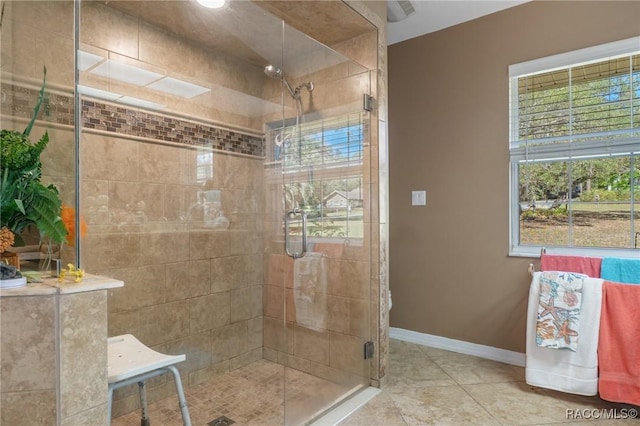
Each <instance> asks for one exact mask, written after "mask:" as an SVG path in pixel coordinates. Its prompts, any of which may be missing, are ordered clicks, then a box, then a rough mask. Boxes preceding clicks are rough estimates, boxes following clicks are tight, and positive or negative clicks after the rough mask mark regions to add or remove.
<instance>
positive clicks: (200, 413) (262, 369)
mask: <svg viewBox="0 0 640 426" xmlns="http://www.w3.org/2000/svg"><path fill="white" fill-rule="evenodd" d="M283 370H284V367H283V366H281V365H279V364H275V363H273V362H270V361H266V360H260V361H256V362H254V363H251V364H249V365H247V366H245V367H242V368H239V369H237V370H234V371H231V372H229V373H225V374H223V375H220V376H216V377H215V378H213V379H212V380H211V381H209V382H205V383H201V384H199V385H196V386H190V387H187V388H185V396H186V399H187V404H188V407H189V414H190V416H191V423H192V424H193V426H207V425H208V424H209V423H211V422H212V421H213V420H215V419H217V418H219V417H221V416H225V417H227V418H228V419H231V420H232V421H233V422H234V425H247V426H253V425H255V426H271V425H273V426H277V425H283V424H284V380H285V378H284V377H283ZM286 380H287V397H288V401H289V404H288V409H289V410H290V411H289V412H288V413H287V414H288V416H287V417H288V419H289V420H290V422H289V423H290V424H294V425H297V424H303V423H305V421H308V420H309V418H308V415H309V414H315V413H319V412H321V411H323V410H326V409H327V408H328V407H330V406H331V405H332V404H333V403H334V402H335V395H344V394H346V393H347V392H350V391H351V390H350V389H349V388H347V387H346V386H340V385H338V384H335V383H332V382H329V381H327V380H324V379H321V378H318V377H314V376H311V375H309V374H306V373H303V372H301V371H298V370H294V369H290V368H287V369H286ZM305 416H307V417H306V418H305ZM149 418H150V422H151V424H152V425H158V426H160V425H162V426H174V425H175V426H181V425H182V416H181V414H180V409H179V408H178V399H177V397H176V396H175V395H174V396H171V397H169V398H166V399H163V400H160V401H157V402H155V403H152V404H149ZM111 424H112V426H134V425H135V426H138V425H140V410H136V411H134V412H131V413H128V414H126V415H123V416H120V417H117V418H115V419H113V421H112V423H111Z"/></svg>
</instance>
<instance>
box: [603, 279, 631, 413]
mask: <svg viewBox="0 0 640 426" xmlns="http://www.w3.org/2000/svg"><path fill="white" fill-rule="evenodd" d="M639 307H640V285H630V284H620V283H614V282H611V281H605V282H604V283H603V285H602V311H601V314H600V336H599V338H598V339H599V340H598V365H599V368H600V372H599V379H598V391H599V393H600V398H602V399H604V400H607V401H613V402H623V403H628V404H634V405H640V309H639Z"/></svg>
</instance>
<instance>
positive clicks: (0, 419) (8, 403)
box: [0, 389, 56, 426]
mask: <svg viewBox="0 0 640 426" xmlns="http://www.w3.org/2000/svg"><path fill="white" fill-rule="evenodd" d="M0 423H1V424H3V425H38V426H54V425H55V424H56V391H55V389H49V390H34V391H28V392H2V393H0Z"/></svg>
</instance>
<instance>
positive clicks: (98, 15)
mask: <svg viewBox="0 0 640 426" xmlns="http://www.w3.org/2000/svg"><path fill="white" fill-rule="evenodd" d="M138 33H139V25H138V22H137V20H136V19H134V18H131V17H129V16H127V15H125V14H123V13H120V12H117V11H114V10H112V9H107V8H106V7H105V6H102V5H99V4H97V3H95V2H89V3H86V4H83V8H82V14H81V23H80V40H82V42H83V43H87V44H91V45H94V46H100V47H102V48H104V49H108V50H111V51H113V52H117V53H120V54H122V55H127V56H129V57H131V58H137V57H138V43H139V40H138Z"/></svg>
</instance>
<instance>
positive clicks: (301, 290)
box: [293, 252, 327, 331]
mask: <svg viewBox="0 0 640 426" xmlns="http://www.w3.org/2000/svg"><path fill="white" fill-rule="evenodd" d="M325 262H326V260H325V258H324V257H323V255H322V253H315V252H308V253H307V254H305V256H304V257H301V258H298V259H296V260H295V261H294V262H293V297H294V302H295V307H296V322H297V324H298V325H301V326H303V327H307V328H310V329H313V330H317V331H320V330H324V329H326V328H327V327H326V312H327V295H326V293H327V268H326V266H325Z"/></svg>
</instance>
